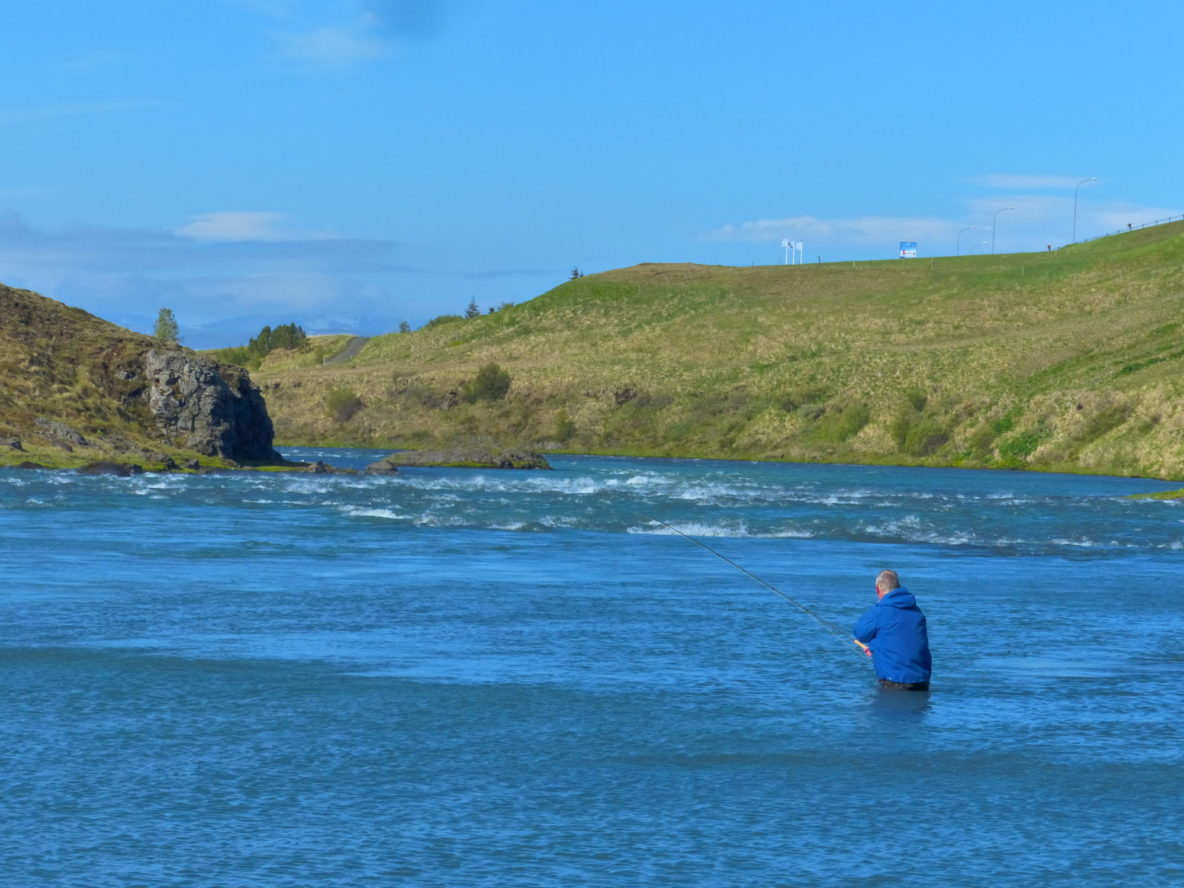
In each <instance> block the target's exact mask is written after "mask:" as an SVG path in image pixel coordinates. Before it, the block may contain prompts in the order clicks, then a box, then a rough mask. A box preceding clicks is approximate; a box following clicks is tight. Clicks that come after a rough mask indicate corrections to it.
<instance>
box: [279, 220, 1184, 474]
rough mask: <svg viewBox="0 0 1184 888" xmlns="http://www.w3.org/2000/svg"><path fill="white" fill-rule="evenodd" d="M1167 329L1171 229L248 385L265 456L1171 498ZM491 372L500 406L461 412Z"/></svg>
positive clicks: (612, 304) (640, 294)
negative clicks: (1090, 475) (872, 471)
mask: <svg viewBox="0 0 1184 888" xmlns="http://www.w3.org/2000/svg"><path fill="white" fill-rule="evenodd" d="M1182 310H1184V223H1175V224H1171V225H1163V226H1160V227H1157V228H1149V229H1144V230H1141V231H1135V232H1132V233H1128V234H1122V235H1116V236H1113V237H1109V238H1103V239H1101V240H1097V241H1093V242H1090V243H1083V244H1077V245H1074V246H1070V247H1066V248H1064V249H1061V250H1058V251H1055V252H1047V253H1028V254H1013V255H995V256H964V257H960V258H954V257H949V258H940V259H934V260H929V259H916V260H895V261H887V262H860V263H832V264H825V265H800V266H770V267H763V268H727V267H705V266H696V265H641V266H637V267H634V268H626V269H621V270H618V271H611V272H606V273H604V274H597V275H589V276H587V277H583V278H579V279H577V280H573V281H569V282H568V283H565V284H563V285H562V286H560V287H557V288H555V289H554V290H551V291H550V292H548V293H545V294H543V295H542V296H539V297H538V298H536V299H533V300H531V301H529V302H524V303H521V304H519V305H515V306H511V307H508V308H504V309H502V310H500V311H497V312H496V313H494V314H490V315H482V316H480V317H475V318H471V319H455V320H452V321H447V322H441V323H435V324H431V325H429V326H427V327H425V328H424V329H422V330H417V331H415V332H412V333H405V334H393V335H386V336H378V337H374V338H372V339H370V340H369V342H367V344H366V347H365V348H364V349H363V350H362V351H361V353H360V354H359V355H358V356H357V357H356V358H354V359H353V360H352V361H350V362H347V363H345V364H322V363H321V359H316V360H306V361H304V362H303V363H301V361H299V360H297V359H295V358H294V356H293V355H291V354H290V353H289V354H286V355H282V356H281V355H277V356H274V357H270V358H268V359H267V360H266V361H265V362H264V363H263V365H262V367H261V368H260V369H259V371H258V372H257V373H256V374H255V376H256V378H257V379H258V381H259V383H260V386H261V387H262V388H263V390H264V392H265V394H266V396H267V399H268V405H269V407H270V409H271V412H272V416H273V417H274V418H275V422H276V428H277V437H278V438H279V440H281V441H283V442H286V443H305V444H315V443H328V442H338V443H342V442H350V443H356V444H365V445H373V446H400V447H408V448H422V447H439V446H447V445H449V444H453V443H455V442H457V441H458V440H463V439H465V438H466V437H474V436H477V437H481V436H484V437H488V438H492V439H495V440H497V441H499V442H500V443H503V444H508V445H519V446H526V447H532V448H543V449H553V450H563V451H569V452H597V453H622V454H638V455H646V454H648V455H663V456H699V457H724V458H738V459H776V460H806V461H818V460H824V461H831V462H861V463H903V464H924V465H950V466H975V467H993V468H1001V467H1007V468H1035V469H1044V470H1064V471H1075V472H1099V473H1114V474H1141V475H1154V476H1158V477H1165V478H1179V477H1184V335H1182V333H1184V311H1182ZM322 350H323V347H322ZM490 363H494V364H497V365H498V366H499V367H500V368H501V369H503V370H504V371H505V372H507V373H508V374H509V376H510V379H511V384H510V387H509V391H508V393H506V394H505V396H504V397H501V398H498V399H481V398H474V397H471V395H472V392H473V388H472V386H473V381H474V380H475V379H476V377H477V372H478V370H479V369H480V368H482V367H483V366H485V365H488V364H490ZM345 395H353V396H354V399H353V400H350V399H348V398H346V397H345ZM330 396H333V397H334V398H336V401H337V402H341V403H350V404H352V405H353V408H352V409H351V410H350V411H345V412H340V411H334V410H333V409H331V408H330V406H329V404H330V401H329V399H330Z"/></svg>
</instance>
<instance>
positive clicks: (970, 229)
mask: <svg viewBox="0 0 1184 888" xmlns="http://www.w3.org/2000/svg"><path fill="white" fill-rule="evenodd" d="M976 228H978V226H977V225H971V226H970V227H969V228H963V229H962V230H961V231H959V232H958V255H959V256H961V255H962V235H963V234H965V233H966V232H968V231H974V229H976Z"/></svg>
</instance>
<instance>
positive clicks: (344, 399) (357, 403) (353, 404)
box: [325, 388, 362, 422]
mask: <svg viewBox="0 0 1184 888" xmlns="http://www.w3.org/2000/svg"><path fill="white" fill-rule="evenodd" d="M325 409H326V410H328V412H329V416H331V417H332V418H333V419H335V420H337V421H338V422H349V421H350V420H351V419H353V417H354V415H355V414H356V413H357V412H358V411H359V410H361V409H362V399H361V398H359V397H358V395H357V393H356V392H355V391H354V390H353V389H348V388H339V389H334V390H333V391H331V392H329V394H327V395H326V396H325Z"/></svg>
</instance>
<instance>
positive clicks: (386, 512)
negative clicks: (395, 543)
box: [341, 506, 411, 521]
mask: <svg viewBox="0 0 1184 888" xmlns="http://www.w3.org/2000/svg"><path fill="white" fill-rule="evenodd" d="M341 511H342V512H343V513H345V514H346V515H348V516H349V517H351V518H385V519H387V520H390V521H406V520H407V519H408V518H410V517H411V516H410V515H403V514H400V513H399V512H396V511H394V510H393V509H367V508H362V507H359V506H346V507H344V508H342V510H341Z"/></svg>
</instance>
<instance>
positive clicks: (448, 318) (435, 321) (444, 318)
mask: <svg viewBox="0 0 1184 888" xmlns="http://www.w3.org/2000/svg"><path fill="white" fill-rule="evenodd" d="M463 320H464V318H462V317H461V316H460V315H448V314H444V315H437V316H436V317H434V318H432V319H431V320H430V321H428V322H427V323H426V324H424V325H423V328H424V329H425V330H430V329H432V327H439V326H441V325H442V324H451V323H452V322H453V321H463Z"/></svg>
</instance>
